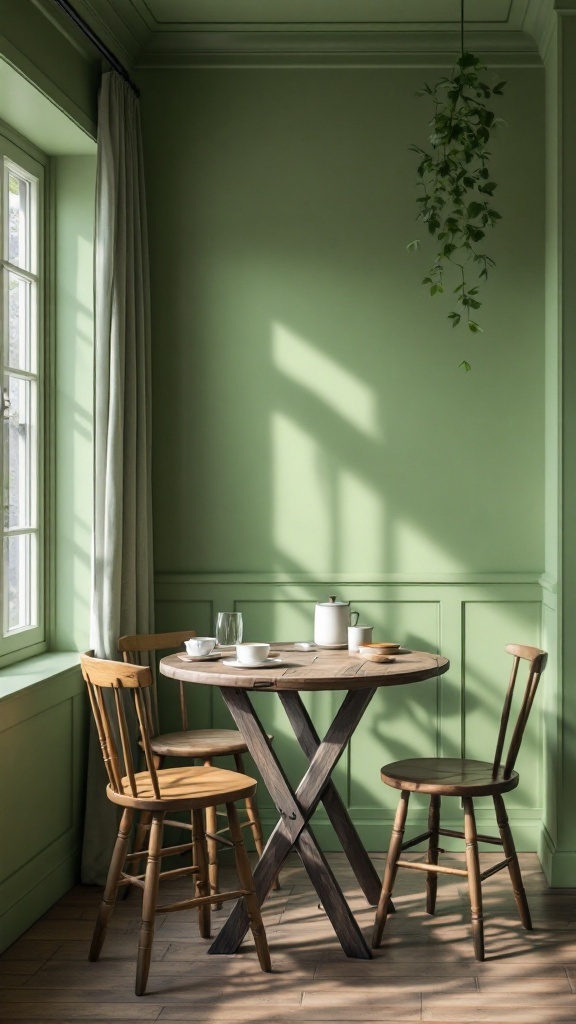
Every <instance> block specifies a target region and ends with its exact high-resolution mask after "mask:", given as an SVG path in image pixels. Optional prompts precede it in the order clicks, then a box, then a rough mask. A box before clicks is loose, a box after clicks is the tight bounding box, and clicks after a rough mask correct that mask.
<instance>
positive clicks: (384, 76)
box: [139, 68, 544, 575]
mask: <svg viewBox="0 0 576 1024" xmlns="http://www.w3.org/2000/svg"><path fill="white" fill-rule="evenodd" d="M429 74H430V72H429V71H419V70H406V69H398V68H394V69H379V70H375V69H323V70H312V69H308V70H307V69H296V70H282V69H276V70H246V69H245V70H222V69H219V70H214V71H213V70H194V71H184V70H172V71H157V72H142V73H141V74H140V76H139V77H140V80H141V84H142V111H143V123H144V133H145V149H146V175H147V192H148V203H149V212H150V229H151V256H152V306H153V318H154V319H153V326H154V409H155V421H154V454H155V468H154V491H155V521H156V541H155V545H156V567H157V570H159V571H171V572H178V571H202V572H216V571H236V572H240V571H244V570H250V571H256V572H259V571H268V572H278V571H287V572H312V573H326V572H341V573H360V574H370V573H377V572H386V573H390V572H396V573H414V572H416V573H423V574H425V575H426V574H434V573H438V572H452V573H460V572H470V571H472V572H474V571H476V572H479V571H480V572H490V571H531V572H533V571H540V570H542V568H543V560H544V552H543V539H544V532H543V497H542V494H543V488H542V485H543V473H544V444H543V436H544V435H543V424H544V401H543V366H544V362H543V360H544V351H543V344H542V335H543V287H544V279H543V218H544V203H543V72H541V71H538V70H533V69H519V68H510V69H506V72H505V75H504V77H506V78H507V79H508V80H509V85H508V88H507V93H506V97H505V99H504V100H503V101H502V104H501V107H500V106H499V109H498V113H499V114H502V116H503V117H504V118H505V119H506V122H507V127H506V128H504V129H503V130H502V132H501V134H500V138H499V140H498V141H497V143H496V145H495V146H494V154H495V156H494V173H495V176H496V179H497V180H498V181H499V182H500V183H501V184H500V186H499V190H498V193H497V195H498V204H497V205H498V208H499V209H500V210H501V212H502V214H503V218H504V219H503V221H502V223H501V226H499V228H498V230H497V231H495V232H494V236H493V238H492V239H490V251H491V252H492V253H493V255H494V257H495V259H496V262H497V269H496V272H495V273H494V276H493V279H492V281H491V282H490V283H489V286H488V288H487V289H486V293H485V297H486V301H485V305H484V307H483V309H482V324H483V326H484V334H483V335H481V336H480V337H479V338H478V339H476V340H474V339H473V338H472V336H470V335H468V336H467V333H464V332H460V333H459V332H458V331H453V330H452V329H451V327H450V326H449V324H448V321H447V320H446V319H445V314H446V313H447V312H448V311H449V308H450V306H449V305H448V302H443V301H442V300H438V301H435V300H434V301H433V300H432V299H430V298H429V296H428V295H427V294H426V293H425V292H424V290H423V289H422V288H421V287H420V283H419V282H420V279H421V277H422V276H423V274H424V272H425V270H426V268H427V263H426V257H425V256H416V257H410V256H409V255H408V254H407V253H406V244H407V242H408V241H410V239H411V238H413V237H414V235H415V234H416V233H418V232H419V231H420V227H417V226H415V222H414V212H415V203H414V199H415V195H416V190H415V186H414V182H415V161H414V157H413V154H410V153H409V152H408V147H409V145H410V143H411V142H414V141H418V142H423V141H424V139H425V132H426V122H427V119H428V117H429V113H430V111H429V109H428V107H427V105H426V103H425V102H424V101H423V100H421V99H418V98H417V97H415V95H414V93H415V90H416V89H417V87H418V86H420V85H421V83H422V81H423V80H424V79H425V78H426V77H427V76H429ZM526 167H529V168H530V173H529V174H527V173H526V170H525V169H526ZM455 283H456V282H455ZM463 356H466V357H467V358H469V359H470V361H471V362H472V364H473V372H472V373H470V374H468V375H465V374H464V373H463V371H461V370H459V369H458V368H457V367H458V363H459V362H460V360H461V358H462V357H463ZM168 495H169V498H168Z"/></svg>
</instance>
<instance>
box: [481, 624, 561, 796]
mask: <svg viewBox="0 0 576 1024" xmlns="http://www.w3.org/2000/svg"><path fill="white" fill-rule="evenodd" d="M506 650H507V652H508V654H511V655H512V656H513V658H514V661H513V662H512V671H511V673H510V682H509V683H508V690H507V692H506V699H505V701H504V709H503V711H502V718H501V720H500V730H499V732H498V742H497V744H496V754H495V756H494V764H493V768H492V774H493V775H494V776H496V774H497V772H498V769H499V767H500V765H501V763H502V753H503V750H504V743H505V742H506V733H507V731H508V725H509V721H510V711H511V709H512V698H513V696H514V688H515V686H516V679H517V676H518V668H519V666H520V662H521V661H526V662H528V665H527V670H528V678H527V680H526V687H525V690H524V696H523V698H522V701H521V704H520V710H519V712H518V715H517V717H516V722H515V725H514V729H513V731H512V738H511V740H510V743H509V746H508V752H507V754H506V762H505V764H504V778H507V779H508V778H510V776H511V774H512V772H513V770H514V765H515V764H516V758H517V757H518V751H519V750H520V744H521V743H522V737H523V735H524V730H525V728H526V723H527V721H528V716H529V714H530V711H531V708H532V704H533V703H534V697H535V696H536V690H537V689H538V683H539V682H540V676H541V675H542V673H543V671H544V669H545V668H546V662H547V660H548V655H547V654H546V651H541V650H540V649H539V648H538V647H525V646H523V645H522V644H508V645H507V647H506Z"/></svg>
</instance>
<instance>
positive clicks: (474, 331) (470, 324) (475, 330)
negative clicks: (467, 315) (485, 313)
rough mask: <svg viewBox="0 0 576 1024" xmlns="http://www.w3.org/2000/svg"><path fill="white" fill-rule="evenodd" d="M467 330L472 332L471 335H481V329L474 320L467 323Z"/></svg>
mask: <svg viewBox="0 0 576 1024" xmlns="http://www.w3.org/2000/svg"><path fill="white" fill-rule="evenodd" d="M468 330H469V331H472V334H482V328H481V327H480V325H479V324H477V323H476V321H475V320H469V321H468Z"/></svg>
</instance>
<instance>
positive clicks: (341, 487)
mask: <svg viewBox="0 0 576 1024" xmlns="http://www.w3.org/2000/svg"><path fill="white" fill-rule="evenodd" d="M338 492H339V494H338V506H339V510H340V512H339V519H340V538H341V543H340V544H339V550H338V552H337V560H338V564H337V565H335V566H334V569H335V571H341V572H345V571H346V570H347V569H348V568H349V566H350V565H353V566H356V567H357V568H358V570H364V569H370V568H372V569H374V568H376V569H378V570H379V569H380V567H381V565H383V564H385V558H386V552H385V551H383V550H382V548H383V540H384V534H383V524H384V507H385V503H384V499H383V497H382V494H380V493H378V492H377V491H376V490H375V489H374V488H373V487H371V486H370V485H369V484H367V482H366V481H365V480H363V479H361V477H360V476H358V474H357V473H353V472H351V471H350V470H347V469H341V470H340V472H339V473H338Z"/></svg>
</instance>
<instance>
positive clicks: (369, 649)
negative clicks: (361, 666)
mask: <svg viewBox="0 0 576 1024" xmlns="http://www.w3.org/2000/svg"><path fill="white" fill-rule="evenodd" d="M394 653H395V652H394V651H392V652H391V653H390V654H388V653H387V652H386V651H382V650H380V651H379V650H378V644H376V645H374V646H372V644H370V645H368V644H367V645H364V644H363V645H362V646H361V647H359V648H358V654H359V656H360V657H361V658H364V660H365V661H395V660H396V659H395V657H394Z"/></svg>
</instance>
